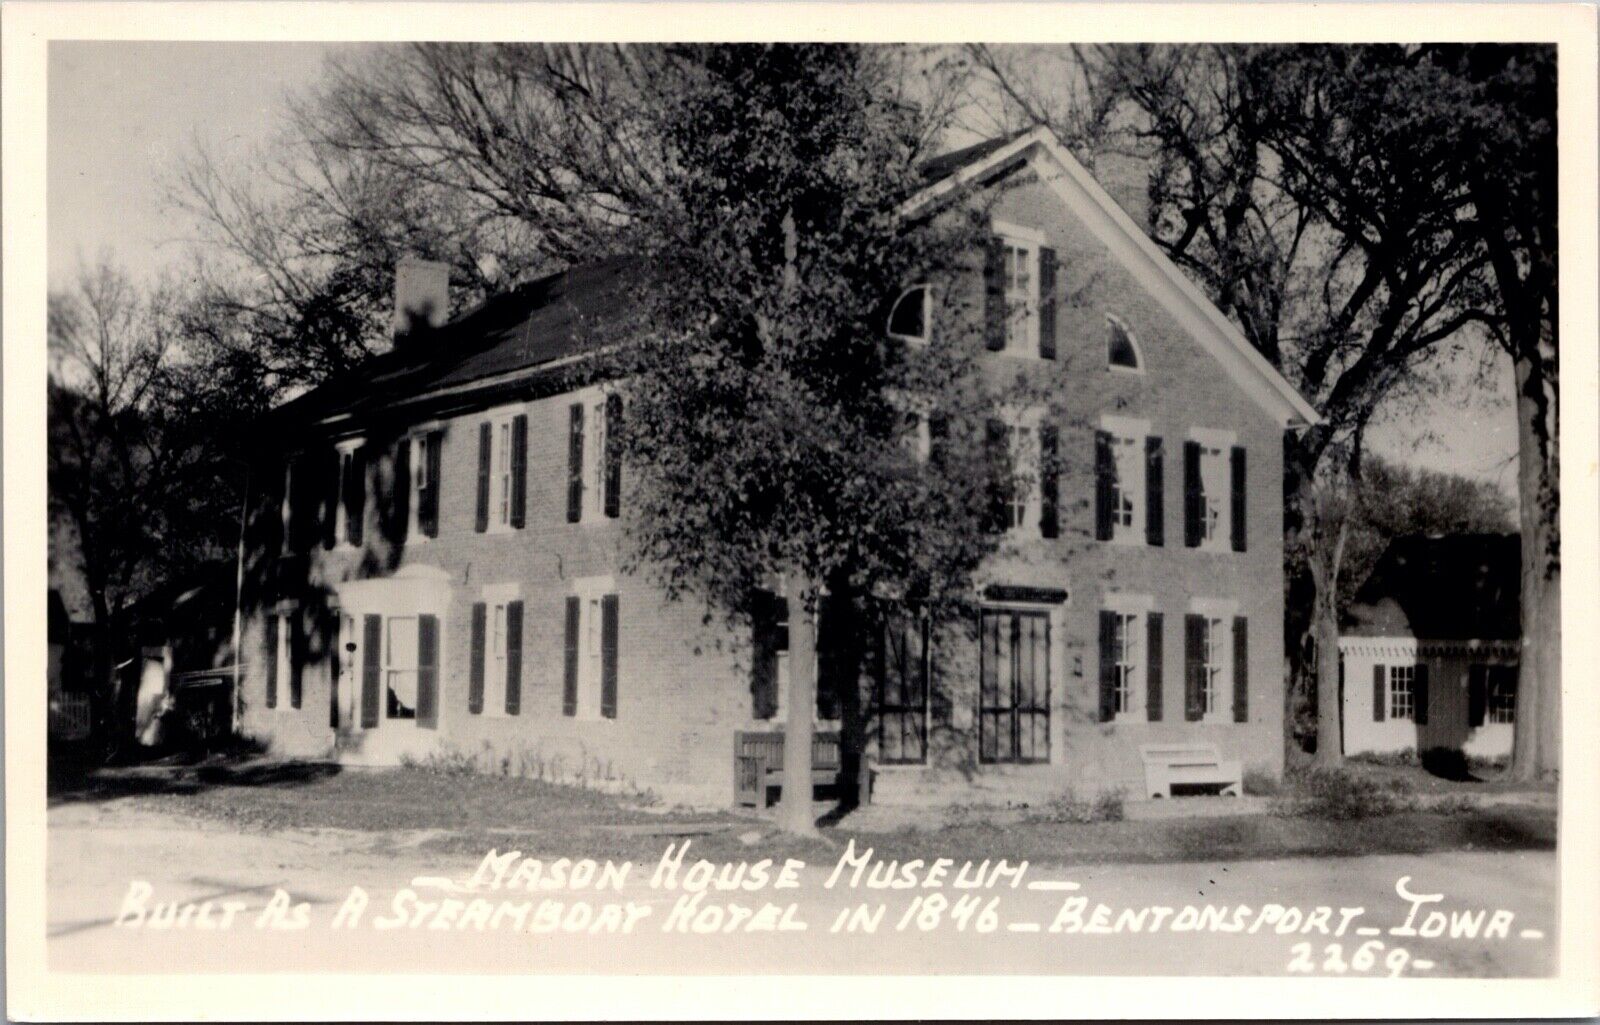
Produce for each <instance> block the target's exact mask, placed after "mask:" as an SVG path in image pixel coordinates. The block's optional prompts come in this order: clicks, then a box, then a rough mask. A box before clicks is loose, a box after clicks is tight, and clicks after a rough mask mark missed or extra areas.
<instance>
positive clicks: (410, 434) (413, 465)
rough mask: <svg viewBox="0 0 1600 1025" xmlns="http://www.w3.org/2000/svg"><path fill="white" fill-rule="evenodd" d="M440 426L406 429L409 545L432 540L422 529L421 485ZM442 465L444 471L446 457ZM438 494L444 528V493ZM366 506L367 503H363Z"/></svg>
mask: <svg viewBox="0 0 1600 1025" xmlns="http://www.w3.org/2000/svg"><path fill="white" fill-rule="evenodd" d="M440 428H441V425H440V424H439V423H437V422H434V423H426V424H418V425H416V426H414V427H411V428H410V429H409V430H407V431H406V438H405V442H406V445H407V449H406V466H407V469H408V472H409V474H410V480H408V481H407V482H406V487H407V495H406V498H407V501H406V544H408V545H411V544H422V543H424V542H427V541H431V540H432V538H430V537H428V535H426V534H424V533H423V532H422V487H423V482H424V480H425V478H426V475H427V473H428V455H427V446H428V435H429V433H430V432H433V431H437V430H439V429H440ZM439 466H440V469H441V473H442V471H443V467H444V461H443V460H440V462H439ZM433 486H434V489H435V490H437V489H438V487H439V483H438V481H434V483H433ZM439 497H440V499H441V501H440V503H439V514H440V515H439V525H440V527H441V528H442V527H443V526H444V502H443V498H444V496H443V495H442V494H441V495H440V496H439ZM364 506H365V503H363V507H364Z"/></svg>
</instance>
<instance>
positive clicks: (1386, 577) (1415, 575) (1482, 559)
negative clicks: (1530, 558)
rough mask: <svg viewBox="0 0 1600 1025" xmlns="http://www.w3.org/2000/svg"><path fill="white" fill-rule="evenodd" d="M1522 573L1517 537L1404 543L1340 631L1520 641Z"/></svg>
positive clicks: (1359, 594) (1375, 573)
mask: <svg viewBox="0 0 1600 1025" xmlns="http://www.w3.org/2000/svg"><path fill="white" fill-rule="evenodd" d="M1521 567H1522V541H1521V538H1520V537H1519V536H1518V535H1516V534H1453V535H1449V536H1445V537H1423V536H1412V537H1402V538H1397V539H1395V540H1394V541H1393V542H1391V543H1390V545H1389V547H1388V549H1387V550H1385V551H1384V553H1383V555H1381V556H1379V558H1378V562H1377V564H1376V565H1375V566H1374V567H1373V568H1372V572H1371V573H1370V574H1369V575H1368V576H1367V579H1366V582H1365V583H1363V584H1362V585H1361V587H1360V588H1359V589H1358V590H1357V591H1356V596H1355V603H1354V604H1353V605H1352V606H1351V608H1350V611H1349V613H1348V615H1347V616H1346V617H1345V622H1344V623H1343V624H1342V626H1341V628H1340V631H1339V632H1340V633H1341V634H1342V635H1344V636H1347V637H1415V638H1417V639H1419V640H1473V639H1476V640H1505V639H1510V638H1516V637H1519V636H1521V633H1522V624H1521V619H1520V613H1521V600H1520V598H1521V593H1520V589H1519V588H1520V570H1521Z"/></svg>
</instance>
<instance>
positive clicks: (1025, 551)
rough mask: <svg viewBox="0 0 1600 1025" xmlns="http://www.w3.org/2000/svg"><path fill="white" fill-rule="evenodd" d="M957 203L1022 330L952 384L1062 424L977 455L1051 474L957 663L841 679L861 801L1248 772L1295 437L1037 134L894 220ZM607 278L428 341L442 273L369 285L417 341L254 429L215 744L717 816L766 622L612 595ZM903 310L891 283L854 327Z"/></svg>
mask: <svg viewBox="0 0 1600 1025" xmlns="http://www.w3.org/2000/svg"><path fill="white" fill-rule="evenodd" d="M1001 183H1003V185H1004V188H999V185H1000V184H1001ZM963 184H965V185H971V186H973V187H975V188H976V189H978V190H979V191H980V192H982V191H987V192H989V196H988V199H987V200H986V206H987V207H988V209H989V211H990V212H991V214H992V231H993V236H994V237H993V244H992V245H991V247H990V264H991V267H990V270H991V276H990V280H991V281H992V282H994V285H993V286H992V290H994V291H1002V290H1003V292H1004V294H1005V298H1006V300H1007V301H1008V306H1007V309H1008V311H1020V312H1015V314H1014V315H1013V316H1010V317H1009V318H1002V320H1004V324H1003V330H1001V331H999V332H998V333H996V334H994V335H992V336H991V337H990V338H989V340H988V347H989V349H991V350H993V351H990V352H986V353H985V354H984V358H985V359H986V360H989V361H992V366H993V368H994V370H993V372H995V373H1008V374H1014V373H1015V372H1016V371H1017V370H1018V369H1022V370H1025V371H1027V370H1030V369H1032V368H1038V369H1040V370H1041V372H1042V371H1043V370H1045V369H1049V368H1051V367H1052V365H1054V366H1055V367H1057V368H1059V367H1061V366H1070V367H1071V368H1072V369H1073V372H1072V373H1071V374H1069V375H1065V376H1064V378H1063V380H1064V383H1063V384H1062V388H1063V389H1064V391H1065V393H1064V394H1063V395H1062V396H1061V403H1062V404H1063V405H1064V406H1066V407H1067V408H1069V409H1072V410H1074V411H1075V415H1074V417H1073V418H1072V419H1071V421H1070V422H1067V423H1059V424H1049V423H1042V422H1039V421H1038V418H1037V417H1033V418H1030V417H1028V416H1026V415H1023V416H1021V417H1020V418H1019V419H1018V421H1017V422H1016V423H1015V424H1012V425H1011V426H1010V428H1008V429H1007V431H1006V435H1005V436H1007V437H1010V438H1012V439H1022V438H1030V437H1031V438H1032V439H1034V440H1035V441H1036V444H1035V445H1034V451H1037V449H1038V448H1039V447H1040V446H1045V447H1048V446H1052V445H1053V446H1055V447H1057V448H1058V449H1059V451H1060V452H1061V453H1062V454H1063V456H1065V457H1066V458H1063V460H1062V468H1061V470H1060V472H1059V475H1058V477H1057V478H1056V479H1055V480H1050V479H1048V478H1045V479H1043V480H1041V481H1040V482H1039V483H1040V486H1039V487H1035V488H1030V489H1019V490H1018V491H1017V493H1016V495H1015V496H1014V501H1013V502H1012V503H1011V507H1010V515H1011V525H1010V528H1009V531H1008V536H1007V543H1006V545H1005V546H1004V547H1003V548H1002V551H1001V553H1000V554H999V555H998V556H996V557H995V558H994V559H993V560H991V562H990V563H989V564H988V565H986V566H985V567H984V570H983V573H982V574H981V577H982V579H981V581H980V584H979V587H980V590H979V596H980V599H981V611H979V612H978V613H977V614H976V615H975V617H974V620H975V621H974V622H972V623H971V624H969V627H970V628H969V629H966V630H965V631H964V636H963V635H960V634H961V633H962V632H961V631H958V632H957V634H955V635H949V636H946V635H944V634H941V635H940V636H938V637H929V635H928V632H927V631H926V629H925V628H922V627H918V626H917V625H915V624H914V623H909V624H908V625H903V626H901V627H897V628H896V629H895V630H894V631H893V632H892V633H893V636H891V637H888V638H887V639H886V640H885V642H884V644H883V645H882V647H881V649H880V656H879V657H878V658H875V659H869V660H868V661H870V662H872V668H871V669H870V671H869V674H868V675H870V676H871V677H872V679H870V680H867V681H866V682H865V684H864V686H865V687H866V689H868V690H869V691H870V692H871V693H870V696H869V698H868V701H867V704H868V707H869V710H870V715H871V721H870V722H869V723H868V725H867V728H866V732H867V738H868V752H867V753H868V756H869V757H871V758H872V759H873V761H874V764H875V765H876V767H877V773H876V780H877V782H876V784H875V790H874V794H875V796H874V799H875V800H880V801H907V802H912V801H943V800H968V799H973V797H972V795H973V792H974V791H981V790H985V789H994V790H996V791H997V792H1001V793H1005V794H1015V793H1017V792H1018V791H1019V790H1024V791H1036V792H1038V793H1041V794H1043V793H1049V792H1057V793H1058V792H1060V791H1062V790H1063V789H1065V788H1066V787H1069V786H1071V787H1075V788H1078V789H1079V790H1080V792H1084V791H1088V792H1093V791H1094V790H1096V789H1100V788H1110V787H1128V788H1138V787H1140V786H1141V782H1140V781H1141V765H1140V760H1139V746H1140V745H1141V744H1145V743H1152V742H1157V741H1170V740H1205V741H1209V742H1212V743H1215V744H1216V746H1217V747H1218V748H1219V750H1220V751H1221V752H1222V753H1223V755H1224V757H1226V758H1230V759H1239V760H1241V761H1243V762H1244V763H1246V765H1249V766H1254V767H1259V768H1261V769H1263V770H1265V771H1268V772H1277V771H1278V770H1279V769H1280V768H1281V761H1282V729H1283V726H1282V718H1283V716H1282V707H1283V700H1282V687H1283V677H1284V668H1283V667H1284V661H1283V604H1282V603H1283V586H1282V563H1283V558H1282V544H1283V539H1282V499H1281V454H1282V440H1283V432H1284V431H1285V430H1286V429H1292V428H1294V427H1296V426H1298V425H1302V424H1304V423H1307V422H1309V421H1311V420H1313V419H1314V418H1315V416H1316V414H1315V412H1314V411H1313V410H1312V409H1311V408H1310V407H1309V406H1308V405H1307V404H1306V402H1305V401H1304V400H1303V399H1302V398H1301V397H1300V396H1299V395H1298V394H1297V393H1296V392H1295V391H1294V390H1293V388H1292V387H1291V386H1290V385H1289V384H1288V383H1287V382H1286V381H1284V379H1283V378H1282V377H1281V376H1279V375H1278V374H1277V373H1276V372H1275V371H1274V370H1273V369H1272V368H1271V367H1270V365H1268V364H1267V362H1266V361H1265V360H1263V359H1262V358H1261V357H1260V356H1259V355H1258V354H1257V353H1256V352H1255V351H1254V350H1253V349H1252V348H1251V347H1250V346H1249V344H1248V343H1247V342H1246V341H1245V340H1244V338H1243V337H1242V336H1241V335H1240V334H1239V332H1238V331H1237V330H1236V329H1235V328H1233V327H1232V326H1231V325H1230V324H1229V323H1228V321H1227V320H1226V318H1224V317H1223V315H1222V314H1221V313H1220V312H1219V311H1217V310H1216V309H1215V308H1214V307H1213V306H1212V305H1211V304H1210V303H1209V302H1208V301H1207V300H1206V299H1205V298H1204V297H1203V296H1202V295H1201V293H1200V292H1199V291H1198V290H1197V289H1196V288H1195V286H1194V285H1193V284H1192V283H1191V282H1189V281H1188V280H1187V279H1185V278H1184V277H1183V276H1182V274H1181V273H1180V272H1179V271H1178V270H1177V269H1176V268H1175V267H1174V266H1173V265H1172V264H1171V263H1170V262H1169V261H1168V260H1167V259H1166V258H1165V257H1164V256H1162V255H1161V254H1160V252H1159V251H1158V250H1157V248H1156V247H1155V245H1154V244H1153V243H1151V241H1150V240H1149V239H1148V238H1147V237H1146V236H1145V235H1144V234H1143V233H1142V232H1141V230H1140V229H1139V227H1138V226H1137V225H1136V224H1135V223H1134V221H1133V220H1132V219H1131V218H1130V217H1129V216H1128V214H1127V212H1126V211H1125V210H1124V209H1123V208H1122V207H1120V206H1119V205H1118V204H1117V203H1116V202H1115V201H1114V200H1112V199H1111V197H1110V196H1109V195H1108V194H1107V193H1106V192H1105V190H1104V189H1102V188H1101V187H1100V186H1099V185H1098V184H1097V183H1096V182H1095V181H1094V180H1093V179H1092V178H1091V177H1090V176H1089V175H1088V173H1087V172H1086V171H1085V170H1084V168H1083V167H1082V166H1081V165H1079V164H1078V163H1077V162H1076V161H1074V160H1073V158H1072V157H1071V156H1070V155H1068V154H1067V153H1066V152H1065V150H1064V149H1063V148H1062V147H1061V146H1060V145H1059V144H1058V143H1057V142H1056V140H1055V139H1054V138H1053V137H1052V136H1050V135H1049V134H1048V133H1047V132H1045V131H1043V130H1039V131H1035V132H1032V133H1029V134H1027V135H1023V136H1020V137H1016V138H1012V139H1009V140H996V141H994V142H991V143H986V144H982V145H980V146H976V147H971V148H969V149H967V150H964V151H961V152H959V153H956V154H952V155H950V156H947V157H944V158H941V159H940V160H938V161H935V162H934V163H933V164H932V165H930V185H929V189H928V192H927V193H926V194H925V197H924V198H925V199H932V198H935V197H937V196H939V195H940V194H941V193H948V190H950V189H951V188H952V186H956V185H963ZM628 268H629V265H628V264H627V263H624V262H613V263H606V264H599V265H595V266H589V267H582V268H575V269H573V270H571V271H569V272H566V273H563V274H559V275H555V276H553V277H550V278H546V279H542V280H540V281H536V282H532V283H530V284H527V285H524V286H521V287H519V288H517V289H515V290H513V291H512V292H509V293H507V294H505V295H503V296H499V297H496V298H494V299H491V300H490V301H488V302H487V303H485V304H484V305H482V306H481V307H479V308H477V309H476V310H473V311H471V312H469V313H467V314H465V315H463V316H462V317H460V318H458V319H456V320H454V321H452V322H450V323H448V324H441V323H440V321H441V320H442V316H441V315H440V313H441V311H443V310H444V309H446V308H447V307H448V301H447V300H448V297H447V295H446V293H445V282H444V280H443V277H442V269H441V268H433V269H430V268H429V267H427V266H426V265H412V266H410V267H408V268H406V269H405V271H404V273H403V274H401V275H399V276H398V277H399V281H398V283H397V292H398V293H399V296H400V299H401V304H402V306H403V307H404V308H406V309H407V310H409V315H410V317H411V318H412V320H413V322H415V321H416V320H417V319H419V318H420V319H421V320H422V321H426V322H427V327H426V329H425V330H422V331H421V334H422V335H423V336H424V340H423V341H421V342H418V343H414V344H411V345H405V344H400V343H398V342H397V345H396V348H395V350H394V351H393V352H390V353H386V354H384V355H382V356H379V357H376V358H375V359H374V360H372V361H371V362H370V363H369V364H368V365H366V366H364V367H363V368H361V370H360V371H358V372H357V373H356V374H355V375H353V376H352V377H351V378H349V379H347V380H343V381H338V382H334V383H332V384H330V385H328V386H325V387H323V388H320V389H318V390H316V391H314V392H312V393H309V394H308V395H306V396H303V397H301V398H300V399H297V400H295V401H294V402H292V403H290V404H288V405H286V406H285V407H283V408H282V409H281V410H279V411H278V412H277V414H276V419H275V420H274V424H275V427H274V433H275V440H278V441H279V442H280V444H281V445H282V447H283V448H284V449H286V450H287V451H288V454H289V457H288V458H287V460H286V461H285V462H282V463H279V464H278V466H277V467H276V468H275V469H274V470H273V471H272V472H271V474H269V478H270V479H269V481H268V485H267V487H266V492H267V494H269V495H270V496H272V498H271V501H270V503H268V505H269V506H270V508H269V509H268V514H266V515H259V516H256V517H254V518H253V520H252V525H251V528H250V532H249V541H248V543H247V547H248V550H249V556H248V559H247V567H246V569H247V580H248V582H249V586H248V587H247V595H246V599H245V604H246V614H245V624H246V625H245V637H244V642H243V643H244V648H245V650H246V652H255V653H256V654H255V656H254V657H251V658H250V659H248V663H249V664H248V665H247V667H246V672H245V674H244V675H245V685H244V688H243V695H244V701H243V706H244V707H243V712H242V719H241V726H242V728H243V729H244V730H245V731H246V732H249V733H251V734H254V735H257V736H260V737H262V738H266V739H269V740H270V741H271V742H272V744H273V746H274V747H275V748H277V749H279V750H282V751H285V752H292V753H299V754H327V753H329V752H330V751H337V752H338V753H339V755H340V757H343V758H347V759H351V760H360V761H371V762H380V763H381V762H392V761H395V760H397V759H399V758H401V757H404V756H406V755H413V756H420V755H423V754H425V753H427V752H429V751H435V750H440V749H441V748H444V747H452V748H455V749H458V750H463V751H466V752H468V753H473V754H478V755H481V756H483V757H484V758H485V760H486V761H488V762H490V763H506V762H509V763H510V764H511V765H512V766H513V767H520V768H524V769H525V770H526V768H527V767H529V766H534V767H535V768H534V769H533V770H532V771H536V772H545V773H547V774H552V775H572V774H578V775H585V776H588V777H591V778H593V777H611V778H620V779H624V780H627V781H631V782H633V783H635V784H637V785H639V786H641V787H650V788H653V789H656V790H657V791H659V792H662V793H664V794H668V795H671V796H675V797H687V798H695V799H699V800H704V801H709V802H723V803H726V802H728V801H730V800H731V799H732V798H733V793H734V778H733V777H734V773H733V762H734V758H733V755H734V742H735V734H736V732H738V731H742V730H762V729H777V728H781V719H777V718H776V717H778V716H781V715H783V714H784V713H783V711H782V710H781V709H780V708H778V707H777V706H778V704H779V701H778V700H777V699H778V698H779V697H780V696H781V693H782V688H781V686H778V685H777V684H778V682H779V681H780V680H781V677H782V675H783V672H784V655H783V643H782V637H783V628H782V623H781V622H780V621H778V620H777V619H776V617H775V616H766V617H763V616H757V617H756V622H755V625H754V626H753V627H752V629H751V630H749V631H741V630H733V631H729V630H728V629H726V628H724V627H721V626H718V625H707V624H706V623H704V622H703V620H702V615H701V610H700V608H699V607H698V606H695V605H693V604H683V603H678V604H673V603H668V602H666V601H664V600H663V598H662V596H661V595H660V594H659V592H658V591H657V590H656V589H655V587H654V586H653V585H652V584H651V583H650V582H649V581H648V580H646V579H643V578H642V577H640V576H631V575H628V574H626V573H624V572H623V570H622V568H621V567H622V565H623V547H622V546H623V544H624V537H623V533H622V529H621V521H622V519H623V514H624V512H625V510H626V505H627V501H628V493H627V491H628V477H627V472H626V467H624V466H621V465H620V463H619V461H618V460H616V459H614V458H611V457H610V449H609V448H608V446H607V445H606V443H605V428H606V424H607V422H608V420H609V418H611V417H614V416H617V415H621V414H622V412H623V411H622V410H620V409H619V408H618V405H617V403H616V401H615V400H614V399H608V398H607V397H606V395H605V393H604V391H603V387H602V386H601V385H597V384H593V383H582V382H580V383H579V384H577V385H574V383H573V379H572V378H571V377H570V376H569V375H568V374H567V373H566V372H567V371H569V370H570V369H571V368H572V367H574V366H579V365H581V364H582V361H583V359H584V353H585V352H586V351H588V350H589V349H591V348H592V347H593V346H594V345H596V344H598V342H599V341H600V340H604V339H608V338H610V339H614V338H616V337H618V335H619V334H621V333H624V332H625V331H626V318H627V309H626V308H627V305H628V304H627V302H626V298H625V297H626V295H627V279H628V273H629V270H628ZM937 315H938V313H937V310H936V309H935V308H934V307H933V306H932V305H931V304H926V303H924V301H923V297H922V296H921V294H920V293H916V292H914V291H913V292H911V293H908V297H907V298H906V301H903V302H901V303H899V304H897V305H896V307H895V311H894V313H893V314H892V315H891V321H890V324H889V325H886V326H887V327H889V328H891V329H892V333H895V334H899V335H902V336H912V337H913V338H914V336H915V335H916V334H918V333H919V332H920V331H922V330H924V329H925V328H926V327H927V323H928V318H929V317H930V316H931V317H937ZM912 344H914V341H913V342H912ZM280 474H281V479H280V477H279V475H280ZM280 496H281V497H280ZM820 714H822V715H824V716H826V715H828V714H830V713H829V712H828V710H827V708H826V707H824V708H823V709H822V710H821V712H820Z"/></svg>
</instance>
